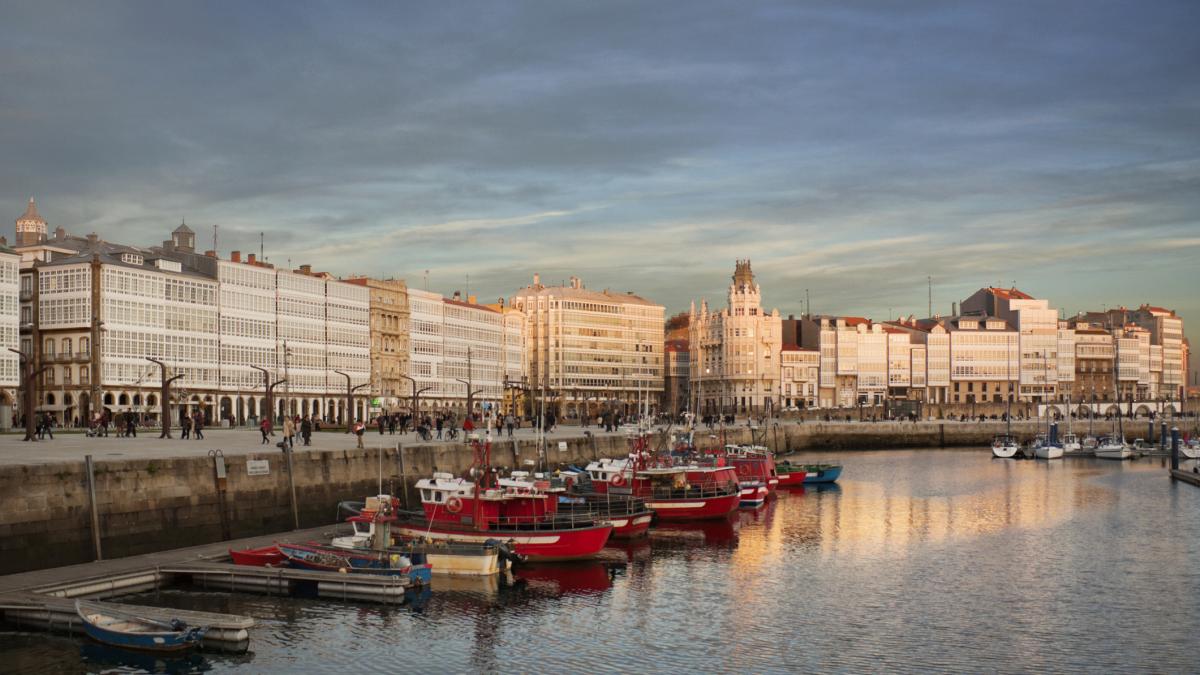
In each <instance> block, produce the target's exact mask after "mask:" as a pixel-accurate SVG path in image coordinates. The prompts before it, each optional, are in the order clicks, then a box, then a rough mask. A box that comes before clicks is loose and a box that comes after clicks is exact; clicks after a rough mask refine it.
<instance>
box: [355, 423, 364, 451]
mask: <svg viewBox="0 0 1200 675" xmlns="http://www.w3.org/2000/svg"><path fill="white" fill-rule="evenodd" d="M366 430H367V425H365V424H363V422H362V420H359V421H357V422H355V423H354V436H355V437H356V438H357V439H358V447H360V448H361V447H363V432H364V431H366Z"/></svg>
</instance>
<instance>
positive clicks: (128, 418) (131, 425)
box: [125, 410, 137, 438]
mask: <svg viewBox="0 0 1200 675" xmlns="http://www.w3.org/2000/svg"><path fill="white" fill-rule="evenodd" d="M125 436H126V437H127V438H129V437H132V438H137V415H134V414H133V411H132V410H127V411H125Z"/></svg>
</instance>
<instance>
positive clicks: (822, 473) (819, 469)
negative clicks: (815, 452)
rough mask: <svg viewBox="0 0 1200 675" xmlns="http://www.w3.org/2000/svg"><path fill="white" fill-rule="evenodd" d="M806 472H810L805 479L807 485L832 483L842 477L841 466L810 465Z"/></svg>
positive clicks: (807, 466)
mask: <svg viewBox="0 0 1200 675" xmlns="http://www.w3.org/2000/svg"><path fill="white" fill-rule="evenodd" d="M804 470H805V471H807V472H808V475H807V476H805V477H804V484H805V485H811V484H813V483H832V482H834V481H836V480H837V479H838V476H840V475H842V465H841V464H808V465H806V466H805V467H804Z"/></svg>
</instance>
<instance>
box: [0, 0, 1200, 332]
mask: <svg viewBox="0 0 1200 675" xmlns="http://www.w3.org/2000/svg"><path fill="white" fill-rule="evenodd" d="M0 16H2V17H3V20H2V21H0V154H2V155H3V161H0V214H3V213H7V214H9V217H10V218H12V219H14V220H15V219H16V217H17V216H19V215H20V214H21V213H22V212H23V211H24V207H25V201H26V200H27V199H28V198H29V197H30V196H33V197H36V198H37V200H38V205H39V209H40V211H41V213H42V215H43V216H44V217H45V218H46V219H47V220H48V221H49V222H50V226H51V228H53V227H55V226H62V227H64V228H66V229H67V230H68V231H71V232H74V233H77V234H85V233H87V232H92V231H94V232H97V233H99V234H100V235H101V236H102V237H104V238H106V239H109V240H112V241H120V242H122V243H134V244H137V243H144V244H151V243H156V242H158V241H161V240H162V239H165V238H166V237H167V233H168V232H169V231H170V230H171V229H173V228H174V227H175V226H176V225H178V223H179V222H181V220H184V219H186V222H187V224H188V225H189V226H191V227H192V228H193V229H194V230H196V231H197V233H198V236H199V239H200V240H201V242H203V243H205V244H207V243H208V242H210V241H211V238H212V231H213V226H214V225H219V230H218V248H219V249H220V251H221V254H222V255H223V256H224V255H228V252H229V251H230V250H233V249H240V250H242V251H257V250H258V247H259V234H260V233H263V238H264V240H265V245H264V248H265V252H266V255H267V257H268V259H269V260H270V261H271V262H274V263H276V264H279V265H287V264H289V262H290V264H291V265H292V266H298V265H300V264H306V263H307V264H312V265H313V266H314V267H316V268H318V269H322V270H328V271H330V272H333V273H335V274H339V275H350V274H370V275H375V276H382V277H401V278H405V279H407V280H408V282H409V283H410V284H411V285H414V286H418V287H421V286H425V287H428V288H429V289H431V290H437V291H441V292H445V293H450V292H453V291H454V290H464V291H466V290H467V289H468V288H469V290H470V292H471V293H473V294H478V295H479V296H480V298H481V299H488V300H492V299H494V298H496V297H500V296H508V295H510V294H511V293H512V292H513V291H514V290H516V289H517V288H519V287H521V286H523V285H525V284H527V283H528V282H529V281H530V280H531V278H532V275H533V274H534V273H535V272H537V273H540V274H541V277H542V280H543V282H544V283H549V282H553V283H557V282H559V281H562V280H566V279H568V278H569V277H570V276H572V275H575V276H579V277H581V278H582V279H583V281H584V283H585V284H586V285H587V286H588V287H590V288H595V289H603V288H612V289H614V290H620V291H626V290H632V291H635V292H637V293H639V294H641V295H643V296H646V297H648V298H651V299H653V300H655V301H657V302H660V303H662V304H664V305H666V307H667V311H668V313H671V312H675V311H679V310H685V309H687V307H688V304H689V302H690V301H691V300H693V299H696V300H698V299H700V298H705V297H706V298H708V299H709V301H710V304H713V303H715V304H716V305H718V306H720V305H722V304H723V302H724V299H723V298H724V295H725V289H726V287H727V286H728V284H729V277H730V275H731V274H732V272H733V265H734V261H735V260H736V259H739V258H749V259H751V261H752V265H753V268H754V271H755V272H756V274H757V277H758V281H759V282H760V284H761V285H762V289H763V295H764V300H765V303H766V304H767V305H768V306H769V307H778V308H779V309H780V311H781V312H783V313H784V314H785V315H786V314H789V313H796V314H798V313H800V312H802V311H803V310H804V300H803V299H804V297H805V291H806V289H807V292H808V294H809V297H810V298H811V308H812V310H813V312H817V313H831V314H853V315H866V316H870V317H873V318H876V319H886V318H889V317H894V316H897V315H901V314H905V315H906V314H910V313H912V314H917V315H924V314H925V313H926V311H927V302H928V300H927V292H928V284H929V283H930V282H929V280H930V278H931V279H932V290H933V304H934V311H935V312H940V313H948V312H949V311H950V303H951V302H953V301H956V300H961V299H963V298H965V297H966V296H968V295H969V294H970V293H971V292H972V291H974V290H975V289H977V288H979V287H981V286H986V285H1004V286H1010V285H1014V284H1015V285H1017V286H1018V287H1019V288H1021V289H1023V290H1025V291H1027V292H1029V293H1032V294H1033V295H1035V296H1037V297H1046V298H1049V299H1050V300H1051V305H1052V306H1053V307H1056V308H1061V309H1062V310H1064V311H1065V312H1067V313H1068V314H1070V313H1074V312H1076V311H1079V310H1083V309H1100V308H1102V307H1104V306H1109V307H1111V306H1114V305H1127V306H1136V305H1139V304H1141V303H1143V302H1150V303H1152V304H1157V305H1163V306H1166V307H1171V308H1174V309H1176V310H1178V311H1179V312H1181V313H1182V314H1183V315H1184V319H1185V324H1186V325H1187V326H1188V333H1189V335H1190V336H1191V339H1192V341H1193V342H1194V343H1195V342H1197V339H1198V338H1200V292H1198V291H1200V265H1198V264H1197V257H1198V254H1200V39H1197V38H1196V30H1195V29H1196V27H1197V26H1200V3H1197V2H1194V0H1192V1H1185V2H1152V1H1138V2H1110V1H1106V0H1088V1H1081V2H1077V1H1072V0H1056V1H1055V2H1023V1H1020V0H1012V1H1005V2H969V1H968V2H919V1H910V2H892V1H879V2H874V1H871V0H867V1H862V2H852V3H847V2H842V1H831V2H818V1H804V2H779V3H773V2H706V1H704V0H686V1H680V2H669V1H661V2H618V1H612V2H595V1H592V2H568V1H565V0H552V1H547V2H522V3H506V2H500V1H499V0H488V1H486V2H478V3H474V2H453V3H401V2H379V3H370V2H321V3H308V2H265V1H264V2H255V3H242V2H228V3H224V2H182V1H181V2H169V3H163V2H120V1H118V0H111V1H107V2H102V3H82V2H80V3H62V2H53V1H47V2H37V3H33V2H7V1H6V0H0ZM10 231H11V228H10ZM10 236H11V234H10ZM204 247H205V248H209V246H207V245H205V246H204ZM426 270H428V272H426ZM468 277H469V281H468ZM468 284H469V286H468Z"/></svg>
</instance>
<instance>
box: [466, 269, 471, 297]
mask: <svg viewBox="0 0 1200 675" xmlns="http://www.w3.org/2000/svg"><path fill="white" fill-rule="evenodd" d="M467 297H468V298H469V297H471V274H470V273H469V272H468V273H467Z"/></svg>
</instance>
